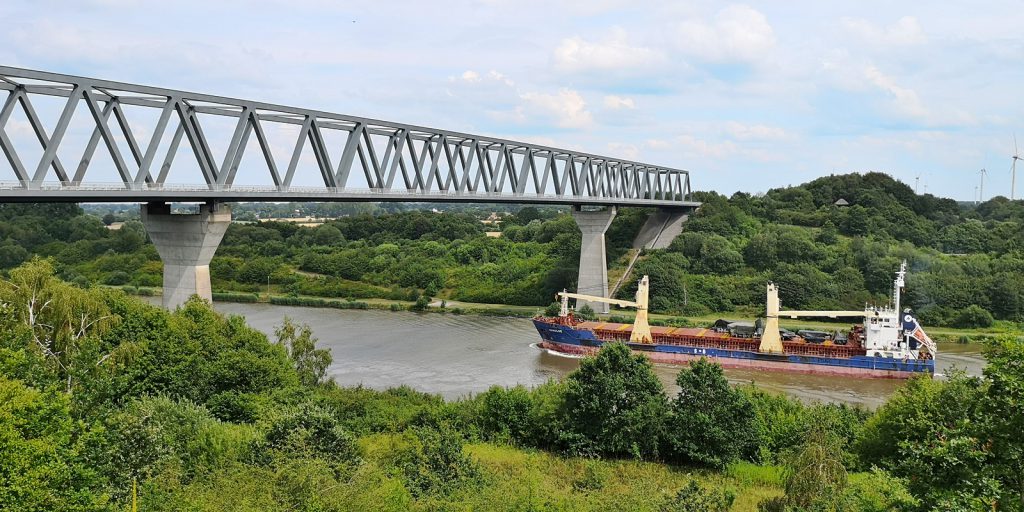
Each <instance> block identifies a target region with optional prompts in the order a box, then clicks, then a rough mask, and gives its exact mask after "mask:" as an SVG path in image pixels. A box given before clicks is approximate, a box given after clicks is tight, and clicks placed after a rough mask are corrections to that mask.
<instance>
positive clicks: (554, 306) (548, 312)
mask: <svg viewBox="0 0 1024 512" xmlns="http://www.w3.org/2000/svg"><path fill="white" fill-rule="evenodd" d="M561 312H562V303H560V302H552V303H551V304H548V307H546V308H544V316H547V317H556V316H558V315H559V314H560V313H561Z"/></svg>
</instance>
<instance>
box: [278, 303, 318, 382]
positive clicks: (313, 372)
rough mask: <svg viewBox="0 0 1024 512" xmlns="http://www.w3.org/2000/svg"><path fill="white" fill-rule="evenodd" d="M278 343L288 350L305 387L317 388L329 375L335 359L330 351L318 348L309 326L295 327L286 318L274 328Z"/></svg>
mask: <svg viewBox="0 0 1024 512" xmlns="http://www.w3.org/2000/svg"><path fill="white" fill-rule="evenodd" d="M274 335H276V336H277V343H278V345H281V346H283V347H285V349H287V350H288V356H289V357H290V358H291V360H292V363H293V364H294V365H295V370H296V371H297V372H298V373H299V380H300V381H301V382H302V384H303V385H306V386H316V385H317V384H320V383H321V382H322V381H323V379H324V376H325V375H327V367H329V366H330V365H331V362H332V361H333V358H332V357H331V351H330V349H326V348H316V342H317V339H316V338H314V337H313V329H311V328H310V327H309V325H307V324H302V325H301V326H299V325H295V322H293V321H292V319H291V318H289V317H287V316H286V317H284V320H282V322H281V325H279V326H277V327H275V328H274Z"/></svg>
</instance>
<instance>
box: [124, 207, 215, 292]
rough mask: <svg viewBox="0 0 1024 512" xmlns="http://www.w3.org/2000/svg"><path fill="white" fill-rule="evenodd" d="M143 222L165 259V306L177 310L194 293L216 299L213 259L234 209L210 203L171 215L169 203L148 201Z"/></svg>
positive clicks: (143, 214)
mask: <svg viewBox="0 0 1024 512" xmlns="http://www.w3.org/2000/svg"><path fill="white" fill-rule="evenodd" d="M142 224H143V225H144V226H146V231H147V232H149V238H150V239H152V240H153V245H155V246H156V250H157V252H158V253H160V259H161V260H163V262H164V291H163V306H164V307H165V308H167V309H174V308H176V307H178V306H180V305H181V304H183V303H185V301H187V300H188V298H189V297H191V296H192V295H198V296H200V297H201V298H204V299H206V300H210V301H212V300H213V293H212V290H211V288H210V260H211V259H212V258H213V253H215V252H217V246H218V245H220V241H221V239H222V238H224V233H225V232H226V231H227V229H228V225H230V224H231V209H230V208H229V207H228V206H227V205H224V204H221V203H206V204H202V205H199V213H193V214H171V207H170V205H168V204H167V203H148V204H144V205H142Z"/></svg>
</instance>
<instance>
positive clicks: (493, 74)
mask: <svg viewBox="0 0 1024 512" xmlns="http://www.w3.org/2000/svg"><path fill="white" fill-rule="evenodd" d="M487 78H490V79H491V80H494V81H495V82H501V83H503V84H505V85H507V86H509V87H515V85H516V83H515V82H513V81H512V79H511V78H509V77H507V76H505V75H504V74H502V73H499V72H497V71H495V70H493V69H492V70H490V71H489V72H487Z"/></svg>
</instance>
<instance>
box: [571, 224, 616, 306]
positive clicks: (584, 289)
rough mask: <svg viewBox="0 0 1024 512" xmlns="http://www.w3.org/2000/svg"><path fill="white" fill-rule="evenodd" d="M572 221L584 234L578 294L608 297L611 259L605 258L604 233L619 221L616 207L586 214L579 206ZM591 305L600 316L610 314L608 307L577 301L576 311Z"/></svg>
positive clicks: (581, 246)
mask: <svg viewBox="0 0 1024 512" xmlns="http://www.w3.org/2000/svg"><path fill="white" fill-rule="evenodd" d="M572 218H574V219H576V225H577V226H579V227H580V232H581V233H583V241H582V244H580V276H579V281H578V283H579V284H578V285H577V287H576V293H582V294H586V295H599V296H601V297H607V296H608V258H607V256H606V255H605V247H604V233H605V231H608V226H610V225H611V224H612V219H614V218H615V207H614V206H612V207H609V208H608V209H606V210H600V211H594V212H591V211H583V210H581V209H580V207H578V206H575V207H573V209H572ZM584 304H587V305H589V306H590V307H591V308H593V310H594V311H596V312H598V313H607V312H608V304H604V303H600V302H590V301H577V302H576V307H577V308H581V307H583V305H584Z"/></svg>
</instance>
